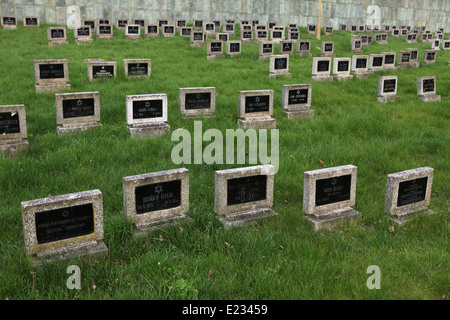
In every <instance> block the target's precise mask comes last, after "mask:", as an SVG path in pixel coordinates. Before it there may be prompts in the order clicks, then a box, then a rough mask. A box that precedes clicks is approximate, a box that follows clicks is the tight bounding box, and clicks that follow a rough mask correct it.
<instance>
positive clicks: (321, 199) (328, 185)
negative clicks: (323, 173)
mask: <svg viewBox="0 0 450 320" xmlns="http://www.w3.org/2000/svg"><path fill="white" fill-rule="evenodd" d="M351 185H352V175H351V174H348V175H345V176H340V177H333V178H326V179H319V180H317V181H316V206H323V205H326V204H330V203H335V202H341V201H347V200H350V189H351Z"/></svg>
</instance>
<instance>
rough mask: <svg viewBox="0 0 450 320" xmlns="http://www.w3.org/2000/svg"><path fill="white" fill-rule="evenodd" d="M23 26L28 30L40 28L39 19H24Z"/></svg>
mask: <svg viewBox="0 0 450 320" xmlns="http://www.w3.org/2000/svg"><path fill="white" fill-rule="evenodd" d="M23 26H24V27H26V28H39V26H40V23H39V17H25V16H24V17H23Z"/></svg>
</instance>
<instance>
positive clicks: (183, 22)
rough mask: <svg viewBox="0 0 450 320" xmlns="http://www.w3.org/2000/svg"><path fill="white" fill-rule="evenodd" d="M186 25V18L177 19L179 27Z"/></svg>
mask: <svg viewBox="0 0 450 320" xmlns="http://www.w3.org/2000/svg"><path fill="white" fill-rule="evenodd" d="M185 26H186V21H184V20H180V21H177V27H179V28H182V27H185Z"/></svg>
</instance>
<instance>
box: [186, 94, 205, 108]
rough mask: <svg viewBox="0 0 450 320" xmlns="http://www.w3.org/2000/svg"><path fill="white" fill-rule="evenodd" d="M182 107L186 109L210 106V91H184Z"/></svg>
mask: <svg viewBox="0 0 450 320" xmlns="http://www.w3.org/2000/svg"><path fill="white" fill-rule="evenodd" d="M184 108H185V109H186V110H194V109H209V108H211V92H196V93H186V95H185V97H184Z"/></svg>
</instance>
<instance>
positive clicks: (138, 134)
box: [128, 123, 170, 138]
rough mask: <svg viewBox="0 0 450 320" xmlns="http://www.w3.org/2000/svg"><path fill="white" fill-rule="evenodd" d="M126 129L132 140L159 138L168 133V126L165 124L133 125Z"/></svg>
mask: <svg viewBox="0 0 450 320" xmlns="http://www.w3.org/2000/svg"><path fill="white" fill-rule="evenodd" d="M128 129H129V130H130V134H131V137H132V138H147V137H159V136H162V135H164V134H166V133H167V132H169V131H170V125H168V124H167V123H155V124H147V123H146V124H134V125H132V126H129V127H128Z"/></svg>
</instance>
